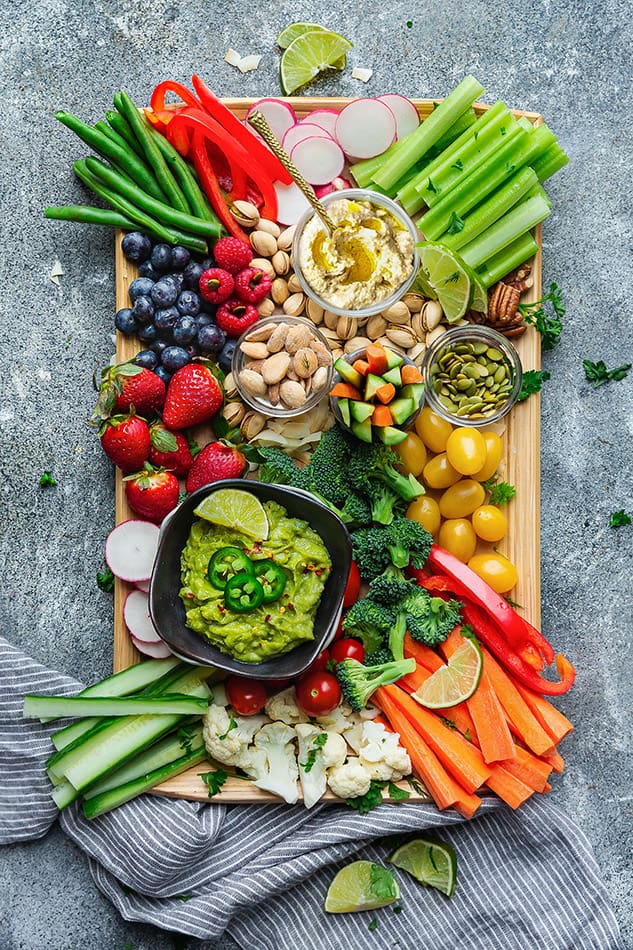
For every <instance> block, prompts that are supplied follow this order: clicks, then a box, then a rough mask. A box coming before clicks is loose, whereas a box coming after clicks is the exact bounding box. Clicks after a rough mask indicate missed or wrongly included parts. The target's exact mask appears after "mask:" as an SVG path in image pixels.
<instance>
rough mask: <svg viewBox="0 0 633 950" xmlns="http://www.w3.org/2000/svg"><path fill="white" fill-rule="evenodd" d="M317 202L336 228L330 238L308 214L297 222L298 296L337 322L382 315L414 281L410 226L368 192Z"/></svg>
mask: <svg viewBox="0 0 633 950" xmlns="http://www.w3.org/2000/svg"><path fill="white" fill-rule="evenodd" d="M321 201H322V203H323V205H324V206H325V207H326V208H327V212H328V214H329V215H330V217H331V218H332V220H333V221H334V223H335V225H336V230H335V232H334V234H332V235H329V234H328V233H327V230H326V228H325V225H324V224H323V222H322V221H321V219H320V218H319V216H318V215H317V214H316V213H315V212H314V211H312V210H310V211H309V212H307V213H306V214H305V215H304V216H303V217H302V218H301V220H300V221H299V222H298V224H297V228H296V231H295V236H294V240H293V245H292V264H293V267H294V271H295V274H296V275H297V279H298V280H299V283H300V284H301V286H302V288H303V290H304V292H305V293H306V294H307V296H308V297H311V298H312V299H313V300H314V301H316V303H318V304H319V305H320V306H321V307H323V309H324V310H329V311H331V312H332V313H336V314H338V315H340V316H346V317H357V318H362V317H370V316H371V315H372V314H374V313H380V312H381V311H382V310H386V309H387V308H388V307H390V306H391V305H392V304H393V303H395V302H396V301H397V300H400V298H401V297H402V296H404V294H405V293H406V292H407V290H408V289H409V287H410V286H411V284H412V283H413V281H414V280H415V277H416V275H417V272H418V267H419V262H418V254H417V249H416V242H417V241H418V240H420V235H419V234H418V231H417V229H416V227H415V224H414V223H413V221H412V220H411V219H410V218H409V217H408V215H407V214H405V212H404V211H403V209H402V208H401V207H400V206H399V205H398V204H396V202H395V201H392V200H391V198H387V197H385V195H380V194H378V193H377V192H374V191H369V190H365V189H360V188H350V189H346V190H345V191H336V192H332V193H331V194H329V195H326V196H325V197H324V198H322V199H321Z"/></svg>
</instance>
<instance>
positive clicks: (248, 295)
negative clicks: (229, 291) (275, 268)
mask: <svg viewBox="0 0 633 950" xmlns="http://www.w3.org/2000/svg"><path fill="white" fill-rule="evenodd" d="M272 283H273V281H272V277H269V276H268V274H265V273H264V271H263V270H256V268H254V267H245V268H244V270H241V271H240V272H239V274H236V275H235V294H236V296H237V297H239V298H240V300H244V301H245V302H246V303H254V304H258V303H261V302H262V300H263V299H264V297H267V296H268V294H269V293H270V288H271V286H272Z"/></svg>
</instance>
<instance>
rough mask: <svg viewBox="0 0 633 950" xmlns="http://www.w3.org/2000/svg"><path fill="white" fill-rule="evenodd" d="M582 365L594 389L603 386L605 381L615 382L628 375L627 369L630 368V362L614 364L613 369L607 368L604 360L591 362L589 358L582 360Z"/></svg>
mask: <svg viewBox="0 0 633 950" xmlns="http://www.w3.org/2000/svg"><path fill="white" fill-rule="evenodd" d="M582 365H583V367H584V370H585V376H586V377H587V379H588V380H589V382H590V383H593V388H594V389H597V388H598V386H604V384H605V383H610V382H611V381H614V382H616V383H618V382H620V380H621V379H624V378H625V376H628V373H629V370H630V369H631V364H630V363H623V364H622V366H616V368H615V369H607V367H606V366H605V363H604V360H598V362H597V363H592V362H591V360H583V361H582Z"/></svg>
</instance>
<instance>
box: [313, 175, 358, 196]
mask: <svg viewBox="0 0 633 950" xmlns="http://www.w3.org/2000/svg"><path fill="white" fill-rule="evenodd" d="M351 187H352V186H351V184H350V182H349V181H348V180H347V178H341V177H340V176H339V177H338V178H335V179H334V180H333V181H330V182H328V184H327V185H317V186H316V188H315V189H314V193H315V195H316V196H317V198H323V197H324V196H325V195H331V194H332V192H333V191H345V189H346V188H351Z"/></svg>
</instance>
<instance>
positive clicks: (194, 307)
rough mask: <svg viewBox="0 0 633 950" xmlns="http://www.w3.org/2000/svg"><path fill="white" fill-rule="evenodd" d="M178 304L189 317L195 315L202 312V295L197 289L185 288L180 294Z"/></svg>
mask: <svg viewBox="0 0 633 950" xmlns="http://www.w3.org/2000/svg"><path fill="white" fill-rule="evenodd" d="M176 306H177V307H178V309H179V310H180V312H181V313H182V314H183V316H187V317H195V316H197V314H199V313H200V297H199V295H198V294H197V293H196V292H195V290H183V291H181V293H180V294H179V296H178V300H177V301H176Z"/></svg>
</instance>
